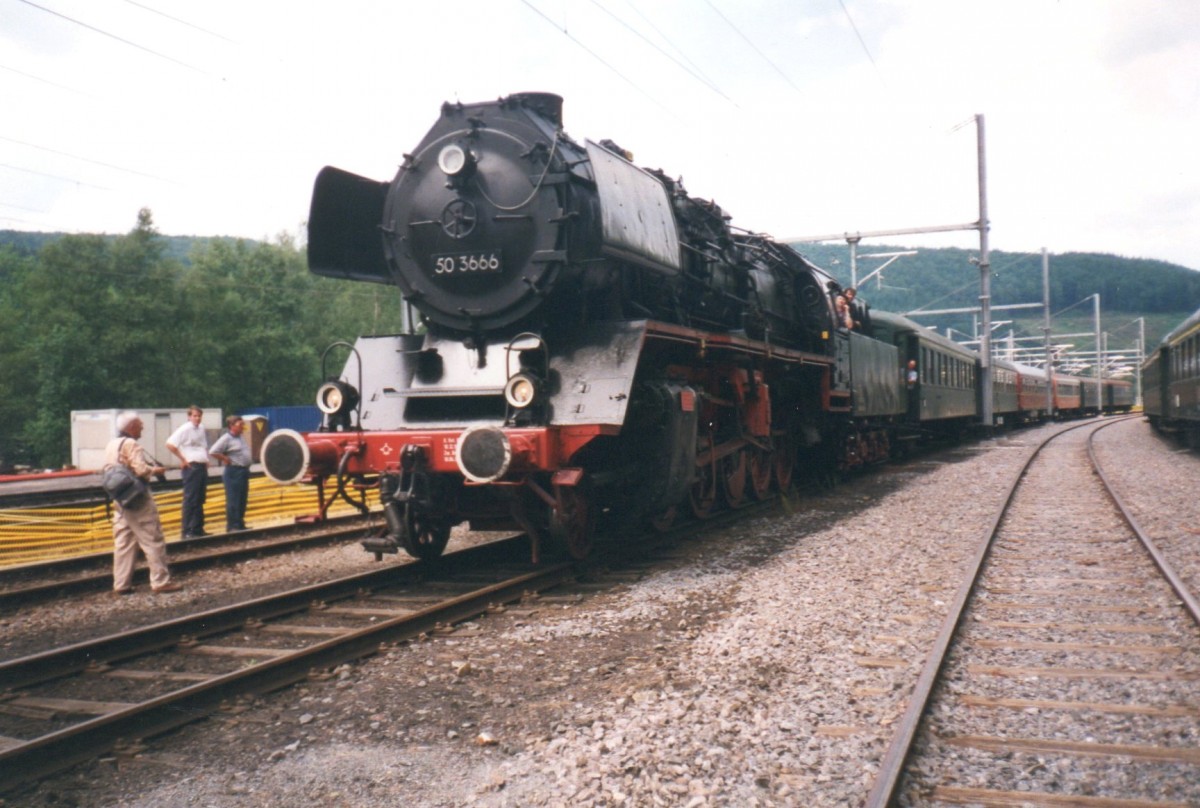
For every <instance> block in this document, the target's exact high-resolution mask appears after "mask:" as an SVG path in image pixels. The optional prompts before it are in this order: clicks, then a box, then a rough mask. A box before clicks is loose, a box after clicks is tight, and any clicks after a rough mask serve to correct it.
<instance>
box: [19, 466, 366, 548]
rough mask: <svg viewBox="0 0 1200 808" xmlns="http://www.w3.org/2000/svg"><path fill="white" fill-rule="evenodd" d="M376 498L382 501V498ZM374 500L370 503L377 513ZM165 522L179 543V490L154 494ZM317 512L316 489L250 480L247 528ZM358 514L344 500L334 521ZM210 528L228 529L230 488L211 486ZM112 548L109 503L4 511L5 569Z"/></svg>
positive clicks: (335, 511) (333, 508)
mask: <svg viewBox="0 0 1200 808" xmlns="http://www.w3.org/2000/svg"><path fill="white" fill-rule="evenodd" d="M374 499H376V500H377V499H378V498H377V497H376V498H374ZM371 500H372V497H370V496H368V499H367V503H368V504H369V505H371V506H372V509H377V507H378V506H377V505H376V504H375V503H373V502H372V501H371ZM154 501H155V502H156V503H157V504H158V513H159V516H160V518H161V519H162V525H163V535H164V536H166V539H167V541H168V542H172V541H177V540H178V539H179V535H180V530H181V522H180V520H181V510H182V506H183V492H182V491H181V490H179V489H175V490H173V491H164V492H160V493H158V494H155V495H154ZM316 512H317V489H316V488H315V487H314V486H311V485H279V484H278V483H275V482H273V481H271V480H270V479H268V478H266V477H254V478H251V480H250V494H249V496H248V497H247V500H246V524H248V525H250V526H251V527H269V526H272V525H277V524H283V523H287V522H291V521H292V520H293V519H295V518H296V517H297V516H304V515H307V514H313V513H316ZM352 513H355V509H354V508H352V507H351V506H350V505H348V504H346V502H345V501H344V500H342V499H338V500H336V501H335V502H334V503H333V505H332V506H330V508H329V515H330V516H342V515H348V514H352ZM204 519H205V528H206V529H207V530H208V531H209V532H210V533H216V532H220V531H221V530H223V528H224V527H225V487H224V485H223V484H222V483H221V481H220V480H216V481H215V482H212V483H209V486H208V494H207V497H206V499H205V502H204ZM111 549H112V514H111V511H110V510H109V509H108V508H107V507H106V506H105V505H103V504H100V505H96V506H92V507H86V506H78V507H73V508H55V507H50V508H19V509H13V510H0V567H3V566H10V565H13V564H27V563H31V562H34V561H46V560H50V559H54V558H62V557H64V556H73V555H82V554H84V553H95V552H101V551H105V550H111Z"/></svg>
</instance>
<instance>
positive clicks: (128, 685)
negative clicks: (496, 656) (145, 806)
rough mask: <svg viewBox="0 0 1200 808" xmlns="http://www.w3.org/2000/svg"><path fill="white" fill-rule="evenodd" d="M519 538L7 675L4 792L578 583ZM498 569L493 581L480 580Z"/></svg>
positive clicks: (128, 637) (61, 653)
mask: <svg viewBox="0 0 1200 808" xmlns="http://www.w3.org/2000/svg"><path fill="white" fill-rule="evenodd" d="M522 555H523V556H524V557H525V558H527V557H528V543H527V542H526V541H523V540H521V539H520V538H514V539H511V540H508V541H501V542H495V543H491V544H487V545H482V546H479V547H475V548H471V549H468V550H464V551H461V552H458V553H454V554H451V555H447V556H445V557H444V558H443V559H441V561H440V562H439V563H437V564H436V565H428V564H410V565H405V566H400V567H388V568H385V569H380V570H375V571H372V572H368V573H363V574H359V575H354V576H349V577H345V578H341V579H338V580H335V581H329V582H325V583H321V584H318V585H313V586H308V587H303V588H300V589H296V590H292V591H289V592H283V593H280V594H277V595H273V596H270V597H265V598H260V599H257V600H254V601H249V602H246V603H239V604H235V605H231V606H228V607H224V608H220V609H215V610H211V611H207V612H203V613H200V614H194V615H189V616H187V617H183V618H179V619H175V620H170V621H166V622H163V623H158V624H156V625H151V626H146V627H143V628H138V629H134V630H131V631H128V632H124V633H121V634H116V635H112V636H108V637H103V638H98V639H95V640H92V641H89V642H83V643H78V644H76V645H72V646H68V647H66V648H59V649H55V650H52V651H47V652H45V653H40V654H35V655H32V656H28V657H23V658H21V659H16V660H12V661H9V662H5V663H0V693H2V694H3V698H2V699H0V783H3V784H5V785H4V788H5V789H8V788H12V787H15V786H17V785H19V784H21V783H24V782H29V781H31V780H35V779H38V778H41V777H44V776H46V775H48V774H50V773H53V772H55V771H58V770H61V769H63V768H66V767H68V766H70V765H73V764H75V763H78V762H82V761H85V760H90V759H93V758H95V757H96V756H98V755H100V754H103V753H105V752H108V751H112V750H120V749H122V748H128V747H130V746H135V745H137V744H139V743H141V741H142V740H143V739H145V738H149V737H152V736H154V735H157V734H160V733H162V732H165V731H167V730H170V729H173V728H175V727H178V726H181V725H183V724H187V723H190V722H192V721H195V720H198V719H200V718H203V717H204V716H206V715H208V714H209V713H211V712H212V711H214V710H216V709H218V708H219V707H220V706H221V704H223V703H225V702H226V701H227V700H229V699H231V698H234V697H238V696H245V695H254V694H260V693H265V692H269V691H271V690H275V689H278V688H280V687H284V686H286V685H288V684H291V683H293V682H297V681H300V680H303V679H305V678H306V677H308V676H309V675H310V673H311V672H312V671H314V670H323V669H327V668H330V667H332V666H335V665H338V664H341V663H343V662H346V661H349V660H352V659H357V658H360V657H362V656H366V655H369V654H371V653H374V652H375V651H376V650H378V649H379V647H380V645H381V644H386V643H394V642H397V641H400V640H404V639H407V638H411V637H415V636H418V635H419V634H421V633H423V632H431V631H436V630H439V629H440V628H441V627H442V626H447V625H450V624H452V623H455V622H458V621H461V620H465V619H468V618H471V617H476V616H478V615H480V614H483V613H486V612H487V611H488V609H492V608H498V607H499V605H500V604H503V603H505V602H509V601H512V600H517V599H520V598H521V597H522V596H525V595H527V594H528V593H530V592H537V591H540V590H543V589H547V588H552V587H554V586H557V585H558V584H560V583H562V582H563V581H566V580H570V579H572V578H574V576H575V571H574V568H573V567H572V566H571V565H570V564H566V563H562V564H550V565H543V566H540V567H536V568H534V567H532V566H531V565H529V564H527V563H521V562H518V561H515V560H513V559H515V558H520V557H522ZM481 569H486V570H487V571H486V572H480V570H481Z"/></svg>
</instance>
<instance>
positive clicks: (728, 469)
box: [720, 449, 747, 508]
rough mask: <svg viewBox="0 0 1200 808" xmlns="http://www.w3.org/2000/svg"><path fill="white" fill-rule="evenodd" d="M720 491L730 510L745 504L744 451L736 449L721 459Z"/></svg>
mask: <svg viewBox="0 0 1200 808" xmlns="http://www.w3.org/2000/svg"><path fill="white" fill-rule="evenodd" d="M720 468H721V490H722V491H723V492H724V493H725V502H726V503H727V504H728V505H729V507H730V508H740V507H742V506H743V505H745V504H746V501H747V500H746V450H745V449H738V450H737V451H736V452H734V453H732V454H727V455H725V456H724V457H722V458H721V463H720Z"/></svg>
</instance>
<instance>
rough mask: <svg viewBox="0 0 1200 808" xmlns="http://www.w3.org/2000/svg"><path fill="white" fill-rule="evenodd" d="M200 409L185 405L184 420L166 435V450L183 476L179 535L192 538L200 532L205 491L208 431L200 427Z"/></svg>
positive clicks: (201, 413) (206, 485) (202, 525)
mask: <svg viewBox="0 0 1200 808" xmlns="http://www.w3.org/2000/svg"><path fill="white" fill-rule="evenodd" d="M203 415H204V410H202V409H200V408H199V407H197V406H196V405H195V404H193V405H192V406H190V407H188V419H187V423H185V424H184V425H183V426H181V427H179V429H176V430H175V431H174V432H172V433H171V437H169V438H167V451H169V452H170V453H171V454H173V455H175V456H176V457H178V458H179V468H180V470H181V472H182V476H183V537H184V538H185V539H196V538H199V537H201V536H207V535H208V534H207V533H205V532H204V499H205V495H206V494H207V493H208V434H207V433H206V432H205V431H204V427H202V426H200V418H201V417H202V416H203Z"/></svg>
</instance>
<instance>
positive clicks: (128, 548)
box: [113, 495, 171, 589]
mask: <svg viewBox="0 0 1200 808" xmlns="http://www.w3.org/2000/svg"><path fill="white" fill-rule="evenodd" d="M146 499H147V500H148V501H147V502H146V503H145V504H144V505H142V507H140V508H137V509H130V510H128V511H127V510H125V509H124V508H122V507H121V506H120V505H117V504H115V503H114V504H113V511H114V513H113V589H128V588H129V587H131V586H133V568H134V565H135V563H136V562H137V551H138V548H139V547H141V548H142V554H143V555H145V556H146V564H147V565H148V566H149V567H150V586H151V587H153V588H155V589H157V588H158V587H160V586H163V585H164V584H166V583H167V582H168V581H170V580H171V572H170V570H168V569H167V544H166V541H165V540H164V539H163V531H162V522H160V521H159V518H158V505H157V504H156V503H155V502H154V498H153V497H151V496H149V495H147V497H146Z"/></svg>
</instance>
